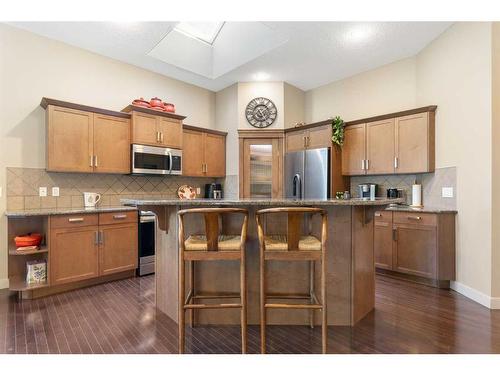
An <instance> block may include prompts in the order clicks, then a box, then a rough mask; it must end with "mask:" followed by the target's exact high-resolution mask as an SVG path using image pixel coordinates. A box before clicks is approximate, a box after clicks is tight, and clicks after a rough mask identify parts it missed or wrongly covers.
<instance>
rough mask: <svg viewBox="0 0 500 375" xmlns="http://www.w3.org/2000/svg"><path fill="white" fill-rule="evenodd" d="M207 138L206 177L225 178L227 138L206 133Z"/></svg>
mask: <svg viewBox="0 0 500 375" xmlns="http://www.w3.org/2000/svg"><path fill="white" fill-rule="evenodd" d="M204 137H205V147H204V153H205V174H204V175H205V176H207V177H223V176H225V175H226V137H225V136H222V135H218V134H211V133H204Z"/></svg>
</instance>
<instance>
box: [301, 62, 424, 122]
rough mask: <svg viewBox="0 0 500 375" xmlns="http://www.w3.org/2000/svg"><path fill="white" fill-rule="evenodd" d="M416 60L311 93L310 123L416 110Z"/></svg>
mask: <svg viewBox="0 0 500 375" xmlns="http://www.w3.org/2000/svg"><path fill="white" fill-rule="evenodd" d="M415 79H416V76H415V58H408V59H405V60H401V61H397V62H395V63H392V64H388V65H385V66H383V67H380V68H378V69H374V70H370V71H368V72H365V73H361V74H358V75H355V76H353V77H350V78H346V79H343V80H340V81H336V82H333V83H330V84H328V85H325V86H321V87H318V88H316V89H313V90H309V91H307V92H306V95H305V118H306V122H308V123H310V122H316V121H321V120H325V119H327V118H329V117H335V116H340V117H342V118H343V119H344V120H345V121H350V120H355V119H359V118H363V117H370V116H375V115H379V114H381V113H390V112H396V111H400V110H403V109H410V108H414V107H415V84H416V83H415Z"/></svg>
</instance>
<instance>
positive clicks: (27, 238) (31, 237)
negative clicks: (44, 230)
mask: <svg viewBox="0 0 500 375" xmlns="http://www.w3.org/2000/svg"><path fill="white" fill-rule="evenodd" d="M42 238H43V236H42V235H41V234H40V233H28V234H26V235H24V236H17V237H16V238H14V242H15V244H16V247H24V246H40V244H41V243H42Z"/></svg>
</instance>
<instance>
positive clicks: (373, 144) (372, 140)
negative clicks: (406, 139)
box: [365, 119, 394, 174]
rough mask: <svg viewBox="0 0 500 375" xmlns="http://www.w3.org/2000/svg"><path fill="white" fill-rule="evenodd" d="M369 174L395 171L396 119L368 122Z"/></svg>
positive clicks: (367, 170) (367, 159) (367, 154)
mask: <svg viewBox="0 0 500 375" xmlns="http://www.w3.org/2000/svg"><path fill="white" fill-rule="evenodd" d="M365 163H366V164H365V169H366V173H367V174H390V173H393V172H394V119H387V120H382V121H375V122H369V123H367V124H366V162H365Z"/></svg>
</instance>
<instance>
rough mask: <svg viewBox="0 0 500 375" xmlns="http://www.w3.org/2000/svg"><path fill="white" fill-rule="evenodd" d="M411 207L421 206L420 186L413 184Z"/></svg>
mask: <svg viewBox="0 0 500 375" xmlns="http://www.w3.org/2000/svg"><path fill="white" fill-rule="evenodd" d="M411 205H412V206H417V207H420V206H422V185H419V184H414V185H412V187H411Z"/></svg>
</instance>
